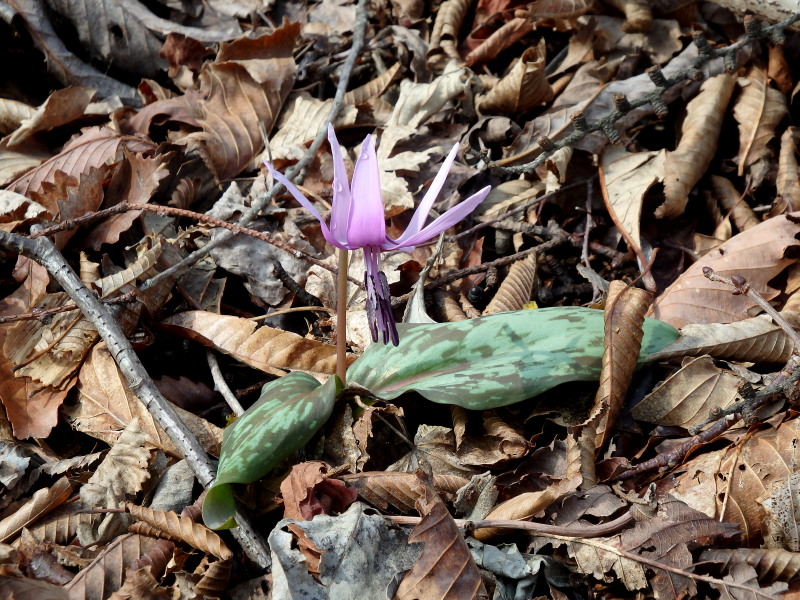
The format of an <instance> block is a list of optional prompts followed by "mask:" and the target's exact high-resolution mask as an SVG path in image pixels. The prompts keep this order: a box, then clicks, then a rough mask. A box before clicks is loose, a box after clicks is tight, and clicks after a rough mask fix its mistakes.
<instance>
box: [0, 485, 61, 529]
mask: <svg viewBox="0 0 800 600" xmlns="http://www.w3.org/2000/svg"><path fill="white" fill-rule="evenodd" d="M70 494H72V483H71V482H70V480H69V479H68V478H66V477H62V478H60V479H59V480H58V481H56V482H55V483H54V484H53V485H52V486H51V487H49V488H42V489H40V490H38V491H37V492H35V493H34V494H33V495H32V496H31V497H30V499H29V500H28V501H27V502H25V504H23V505H22V506H21V507H20V508H18V509H17V511H16V512H15V513H14V514H13V515H10V516H8V517H6V518H5V519H3V520H2V521H0V542H5V541H7V540H10V539H12V538H13V537H15V536H16V535H17V534H18V533H19V532H20V531H21V530H22V528H23V527H28V526H30V525H33V524H34V523H36V522H37V521H39V520H40V519H41V518H42V517H43V516H45V515H46V514H48V513H49V512H51V511H52V510H53V509H54V508H56V507H58V506H59V505H61V504H63V503H64V502H66V501H67V499H68V498H69V496H70Z"/></svg>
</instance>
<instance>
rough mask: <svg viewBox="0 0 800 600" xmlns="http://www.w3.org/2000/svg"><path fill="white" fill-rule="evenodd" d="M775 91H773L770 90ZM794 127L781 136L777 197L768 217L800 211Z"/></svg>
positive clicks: (776, 178)
mask: <svg viewBox="0 0 800 600" xmlns="http://www.w3.org/2000/svg"><path fill="white" fill-rule="evenodd" d="M772 91H775V90H772ZM796 132H797V130H796V128H795V127H787V128H786V131H784V132H783V135H781V151H780V154H779V155H778V174H777V175H776V176H775V187H776V188H777V191H778V197H777V198H776V199H775V204H774V205H773V206H772V209H771V210H770V211H769V215H768V216H769V217H774V216H775V215H780V214H783V213H786V212H792V211H795V210H800V179H798V164H797V156H796V154H797V143H796V142H795V141H794V136H795V133H796Z"/></svg>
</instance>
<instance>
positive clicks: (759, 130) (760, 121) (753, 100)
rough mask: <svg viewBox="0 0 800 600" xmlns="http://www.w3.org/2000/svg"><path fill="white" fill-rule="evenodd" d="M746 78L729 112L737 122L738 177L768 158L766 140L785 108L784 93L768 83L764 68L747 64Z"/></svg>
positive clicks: (767, 141)
mask: <svg viewBox="0 0 800 600" xmlns="http://www.w3.org/2000/svg"><path fill="white" fill-rule="evenodd" d="M747 80H748V81H749V85H747V86H745V88H744V89H743V90H742V93H741V94H740V96H739V98H738V99H737V100H736V102H735V104H734V105H733V116H734V118H735V119H736V122H737V123H738V124H739V156H738V162H739V172H738V174H739V177H741V176H742V175H744V170H745V168H747V167H751V166H753V165H754V164H755V163H756V162H758V161H766V162H770V160H771V158H772V156H773V153H772V150H771V149H770V148H769V146H768V144H769V142H770V141H771V140H772V138H774V137H775V128H776V127H777V126H778V123H780V122H781V121H782V120H783V118H784V117H785V116H786V114H787V113H788V112H789V108H788V106H787V105H786V98H785V96H784V95H783V94H782V93H781V92H779V91H778V90H776V89H773V88H771V87H769V81H768V80H767V72H766V71H765V70H764V69H761V68H759V67H758V66H756V65H753V66H751V67H750V69H749V70H748V72H747ZM754 187H758V186H757V185H755V186H754Z"/></svg>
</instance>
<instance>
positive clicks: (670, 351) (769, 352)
mask: <svg viewBox="0 0 800 600" xmlns="http://www.w3.org/2000/svg"><path fill="white" fill-rule="evenodd" d="M781 315H782V316H783V318H784V319H786V320H787V321H788V323H789V324H790V325H792V326H793V327H796V328H800V314H798V313H796V312H783V313H781ZM793 348H794V342H792V340H791V338H789V336H788V335H787V333H786V332H785V331H784V330H783V328H782V327H780V326H778V325H776V324H775V323H774V322H773V321H772V318H771V317H769V316H767V315H758V316H757V317H752V318H750V319H744V320H742V321H737V322H736V323H709V324H697V325H686V326H685V327H682V328H681V335H680V337H679V338H678V339H677V340H675V341H674V342H672V343H671V344H670V345H669V346H667V347H666V348H664V349H663V350H661V351H659V352H655V353H654V354H651V355H650V356H648V357H647V361H648V362H650V361H653V362H656V361H660V360H671V359H675V358H683V357H684V356H702V355H703V354H710V355H711V356H713V357H714V358H721V359H725V360H736V361H741V362H753V363H771V364H783V363H785V362H786V361H787V360H789V357H790V356H791V354H792V349H793Z"/></svg>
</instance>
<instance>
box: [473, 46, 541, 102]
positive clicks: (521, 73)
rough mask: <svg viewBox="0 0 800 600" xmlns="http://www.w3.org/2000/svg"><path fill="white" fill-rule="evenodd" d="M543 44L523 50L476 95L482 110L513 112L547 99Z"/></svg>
mask: <svg viewBox="0 0 800 600" xmlns="http://www.w3.org/2000/svg"><path fill="white" fill-rule="evenodd" d="M544 67H545V45H544V39H542V40H541V41H540V42H539V44H538V46H533V47H531V48H528V49H527V50H525V52H523V53H522V56H520V57H519V60H518V61H517V62H516V64H515V65H514V66H513V67H512V68H511V70H510V71H509V72H508V74H507V75H505V76H504V77H503V78H502V79H501V80H500V81H498V82H497V83H496V84H495V85H494V87H492V89H491V90H489V91H488V92H487V93H486V94H485V95H483V96H481V97H480V98H479V99H478V109H479V110H480V111H481V112H482V113H484V114H499V115H516V114H521V113H524V112H526V111H528V110H530V109H532V108H535V107H537V106H540V105H541V104H544V103H546V102H549V101H550V100H551V99H552V98H553V88H552V87H550V83H549V82H548V81H547V78H546V76H545V71H544Z"/></svg>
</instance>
